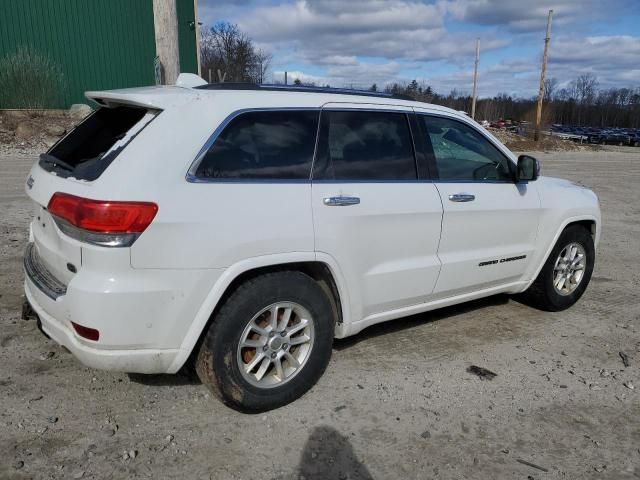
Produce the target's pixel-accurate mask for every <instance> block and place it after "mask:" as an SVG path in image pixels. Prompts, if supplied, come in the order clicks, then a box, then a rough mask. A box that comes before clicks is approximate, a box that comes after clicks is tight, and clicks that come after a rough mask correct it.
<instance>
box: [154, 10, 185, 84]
mask: <svg viewBox="0 0 640 480" xmlns="http://www.w3.org/2000/svg"><path fill="white" fill-rule="evenodd" d="M153 25H154V30H155V36H156V55H157V56H158V57H159V58H160V64H161V66H162V73H163V74H162V83H163V84H164V85H173V84H175V83H176V80H177V79H178V75H179V74H180V55H179V52H178V14H177V11H176V0H153Z"/></svg>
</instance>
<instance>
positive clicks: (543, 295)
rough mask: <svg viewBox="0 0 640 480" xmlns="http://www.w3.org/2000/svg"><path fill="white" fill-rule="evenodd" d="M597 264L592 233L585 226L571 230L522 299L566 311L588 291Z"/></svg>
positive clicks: (551, 310) (560, 238)
mask: <svg viewBox="0 0 640 480" xmlns="http://www.w3.org/2000/svg"><path fill="white" fill-rule="evenodd" d="M594 260H595V247H594V244H593V237H592V236H591V233H590V232H589V231H588V230H587V229H586V228H585V227H584V226H582V225H572V226H569V227H567V228H566V229H565V230H564V231H563V232H562V233H561V234H560V237H559V238H558V241H557V242H556V245H555V246H554V247H553V250H551V253H550V254H549V258H547V261H546V262H545V264H544V266H543V267H542V270H541V271H540V273H539V274H538V277H537V278H536V279H535V281H534V282H533V284H531V286H530V287H529V288H528V289H527V290H526V291H525V292H524V293H523V294H521V299H522V300H523V301H524V303H527V304H529V305H531V306H533V307H536V308H539V309H541V310H545V311H549V312H557V311H561V310H565V309H567V308H569V307H571V306H572V305H573V304H574V303H576V302H577V301H578V300H579V299H580V297H582V294H583V293H584V292H585V290H586V289H587V285H588V284H589V280H591V274H592V273H593V265H594Z"/></svg>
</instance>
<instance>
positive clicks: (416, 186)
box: [312, 104, 442, 321]
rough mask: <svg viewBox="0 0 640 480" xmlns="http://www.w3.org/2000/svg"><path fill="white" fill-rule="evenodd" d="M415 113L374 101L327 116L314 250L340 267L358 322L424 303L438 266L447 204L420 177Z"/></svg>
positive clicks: (316, 173) (317, 171)
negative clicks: (412, 123)
mask: <svg viewBox="0 0 640 480" xmlns="http://www.w3.org/2000/svg"><path fill="white" fill-rule="evenodd" d="M364 108H366V110H364ZM410 115H411V113H409V114H407V113H406V112H405V111H402V110H401V109H395V111H394V107H389V106H384V107H382V106H381V107H376V106H374V105H371V104H367V105H366V106H364V105H358V104H349V105H346V104H340V105H336V106H332V105H327V106H325V108H324V109H323V111H322V114H321V121H320V133H319V138H318V146H317V153H316V159H315V162H314V169H313V183H312V205H313V223H314V230H315V249H316V251H317V252H319V253H323V254H326V255H329V256H331V257H332V258H333V259H335V263H336V264H337V265H339V268H340V269H341V272H342V275H343V277H344V278H345V280H346V282H347V284H348V291H349V296H350V298H349V304H350V311H351V316H352V318H353V320H354V321H358V320H361V319H363V318H366V317H369V316H371V315H375V314H378V313H382V312H387V311H390V310H394V309H398V308H402V307H407V306H410V305H416V304H419V303H422V302H424V301H425V300H426V298H427V296H428V295H429V294H431V292H432V291H433V288H434V286H435V283H436V280H437V278H438V273H439V271H440V262H439V260H438V257H437V248H438V241H439V238H440V223H441V220H442V205H441V202H440V197H439V195H438V192H437V190H436V188H435V186H434V184H432V183H430V182H425V181H422V180H418V176H417V173H416V172H417V169H416V162H415V155H414V148H413V142H412V138H411V129H410V119H409V116H410Z"/></svg>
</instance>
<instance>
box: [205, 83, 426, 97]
mask: <svg viewBox="0 0 640 480" xmlns="http://www.w3.org/2000/svg"><path fill="white" fill-rule="evenodd" d="M194 88H197V89H201V90H262V91H267V92H302V93H333V94H339V95H359V96H364V97H381V98H394V99H397V100H414V99H413V98H411V97H410V96H408V95H400V94H395V93H386V92H371V91H368V90H354V89H349V88H331V87H307V86H305V85H300V86H298V85H269V84H257V83H236V82H224V83H207V84H206V85H198V86H197V87H194Z"/></svg>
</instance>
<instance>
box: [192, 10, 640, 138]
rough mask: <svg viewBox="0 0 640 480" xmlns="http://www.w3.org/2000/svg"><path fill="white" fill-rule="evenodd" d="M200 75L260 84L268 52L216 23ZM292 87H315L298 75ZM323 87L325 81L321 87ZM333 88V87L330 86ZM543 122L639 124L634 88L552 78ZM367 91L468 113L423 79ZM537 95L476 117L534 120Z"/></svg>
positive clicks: (498, 100) (639, 90)
mask: <svg viewBox="0 0 640 480" xmlns="http://www.w3.org/2000/svg"><path fill="white" fill-rule="evenodd" d="M200 56H201V71H202V76H203V77H204V78H205V79H207V80H209V81H211V82H251V83H265V82H266V81H267V79H268V78H269V70H270V67H271V61H272V56H271V54H269V53H267V52H265V51H263V50H261V49H260V48H257V47H256V46H255V44H254V43H253V42H252V40H251V39H250V38H249V37H248V36H247V35H246V34H245V33H243V32H241V31H240V30H239V28H238V26H237V25H234V24H230V23H227V22H220V23H217V24H215V25H214V26H213V27H205V28H203V29H201V33H200ZM291 80H292V83H293V84H295V85H309V86H315V85H314V84H312V83H304V82H302V81H301V80H300V79H297V78H294V79H291ZM322 86H324V87H329V85H322ZM334 86H335V85H334ZM544 87H545V88H544V107H543V124H545V125H549V124H552V123H561V124H565V125H581V126H597V127H626V128H640V87H635V88H600V86H599V84H598V79H597V78H596V77H595V76H594V75H592V74H585V75H580V76H579V77H578V78H576V79H575V80H573V81H572V82H570V83H569V84H568V85H566V86H564V87H560V83H559V82H558V80H557V79H555V78H550V79H547V80H546V81H545V84H544ZM369 90H370V91H384V92H388V93H394V94H402V95H406V96H408V97H411V98H413V99H415V100H417V101H421V102H428V103H434V104H438V105H443V106H446V107H450V108H453V109H455V110H462V111H465V112H471V102H472V98H471V95H469V94H468V93H463V92H459V91H457V90H452V91H451V92H449V94H447V95H443V94H439V93H437V92H435V91H434V89H433V88H432V87H431V86H429V85H428V84H427V83H426V82H418V81H417V80H412V81H411V82H393V83H389V84H386V85H384V86H382V87H380V86H379V85H377V84H375V83H374V84H372V85H371V87H369ZM536 102H537V97H530V98H521V97H514V96H512V95H509V94H506V93H501V94H498V95H496V96H494V97H492V98H480V99H478V100H477V102H476V119H477V120H489V121H495V120H498V119H512V120H516V121H529V122H534V121H535V112H536Z"/></svg>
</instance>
